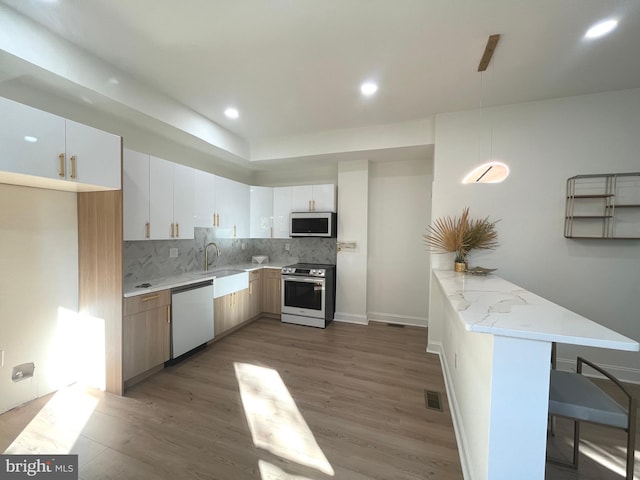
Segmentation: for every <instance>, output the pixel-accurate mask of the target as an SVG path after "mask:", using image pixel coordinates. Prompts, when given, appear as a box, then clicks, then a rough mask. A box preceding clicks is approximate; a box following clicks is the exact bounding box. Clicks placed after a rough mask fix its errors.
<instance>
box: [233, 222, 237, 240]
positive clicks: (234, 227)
mask: <svg viewBox="0 0 640 480" xmlns="http://www.w3.org/2000/svg"><path fill="white" fill-rule="evenodd" d="M236 234H237V231H236V226H235V225H234V226H233V238H236V236H237V235H236Z"/></svg>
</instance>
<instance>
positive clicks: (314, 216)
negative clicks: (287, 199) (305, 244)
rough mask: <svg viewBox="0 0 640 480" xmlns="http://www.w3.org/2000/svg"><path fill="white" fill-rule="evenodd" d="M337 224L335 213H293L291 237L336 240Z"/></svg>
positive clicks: (290, 223) (290, 224)
mask: <svg viewBox="0 0 640 480" xmlns="http://www.w3.org/2000/svg"><path fill="white" fill-rule="evenodd" d="M336 223H337V221H336V214H335V213H334V212H291V216H290V221H289V235H290V236H291V237H329V238H336V233H337V232H336V230H337V225H336Z"/></svg>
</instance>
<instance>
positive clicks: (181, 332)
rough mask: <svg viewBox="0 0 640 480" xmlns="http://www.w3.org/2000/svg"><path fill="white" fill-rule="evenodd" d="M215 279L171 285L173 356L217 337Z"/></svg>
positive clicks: (176, 356)
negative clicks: (215, 326)
mask: <svg viewBox="0 0 640 480" xmlns="http://www.w3.org/2000/svg"><path fill="white" fill-rule="evenodd" d="M213 335H214V332H213V280H207V281H204V282H198V283H194V284H191V285H185V286H183V287H177V288H172V289H171V360H174V359H177V358H178V357H180V356H181V355H184V354H185V353H187V352H190V351H191V350H193V349H195V348H197V347H200V346H203V344H206V342H208V341H209V340H211V339H212V338H213Z"/></svg>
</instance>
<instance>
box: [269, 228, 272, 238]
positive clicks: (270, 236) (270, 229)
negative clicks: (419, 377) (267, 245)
mask: <svg viewBox="0 0 640 480" xmlns="http://www.w3.org/2000/svg"><path fill="white" fill-rule="evenodd" d="M269 238H273V227H271V228H269Z"/></svg>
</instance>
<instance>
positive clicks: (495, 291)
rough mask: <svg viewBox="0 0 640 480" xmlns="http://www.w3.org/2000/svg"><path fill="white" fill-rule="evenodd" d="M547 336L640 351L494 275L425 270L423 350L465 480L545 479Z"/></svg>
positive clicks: (552, 339)
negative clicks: (443, 397) (434, 358)
mask: <svg viewBox="0 0 640 480" xmlns="http://www.w3.org/2000/svg"><path fill="white" fill-rule="evenodd" d="M553 342H557V343H566V344H574V345H583V346H590V347H600V348H609V349H615V350H624V351H638V350H640V345H639V344H638V342H637V341H635V340H632V339H630V338H627V337H625V336H623V335H620V334H619V333H617V332H614V331H612V330H610V329H608V328H606V327H604V326H602V325H600V324H598V323H595V322H593V321H591V320H589V319H587V318H584V317H582V316H581V315H578V314H577V313H574V312H572V311H569V310H567V309H565V308H563V307H561V306H559V305H557V304H554V303H552V302H550V301H548V300H546V299H544V298H541V297H540V296H538V295H535V294H534V293H531V292H529V291H527V290H524V289H522V288H520V287H518V286H517V285H514V284H512V283H510V282H508V281H506V280H504V279H501V278H500V277H497V276H495V275H489V276H472V275H469V274H464V273H456V272H453V271H442V270H434V271H433V272H432V289H431V300H430V312H429V342H428V351H429V352H432V353H437V354H439V355H440V360H441V364H442V368H443V372H444V377H445V382H446V387H447V394H448V397H449V404H450V406H451V410H452V417H453V420H454V427H455V431H456V437H457V441H458V448H459V450H460V460H461V463H462V468H463V472H464V474H465V478H466V479H491V480H493V479H506V478H519V479H522V480H525V479H531V480H534V479H535V480H542V479H543V478H544V472H545V451H546V428H547V411H548V398H549V370H550V357H551V344H552V343H553ZM516 432H517V434H518V438H519V440H518V441H514V438H515V434H516Z"/></svg>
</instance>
